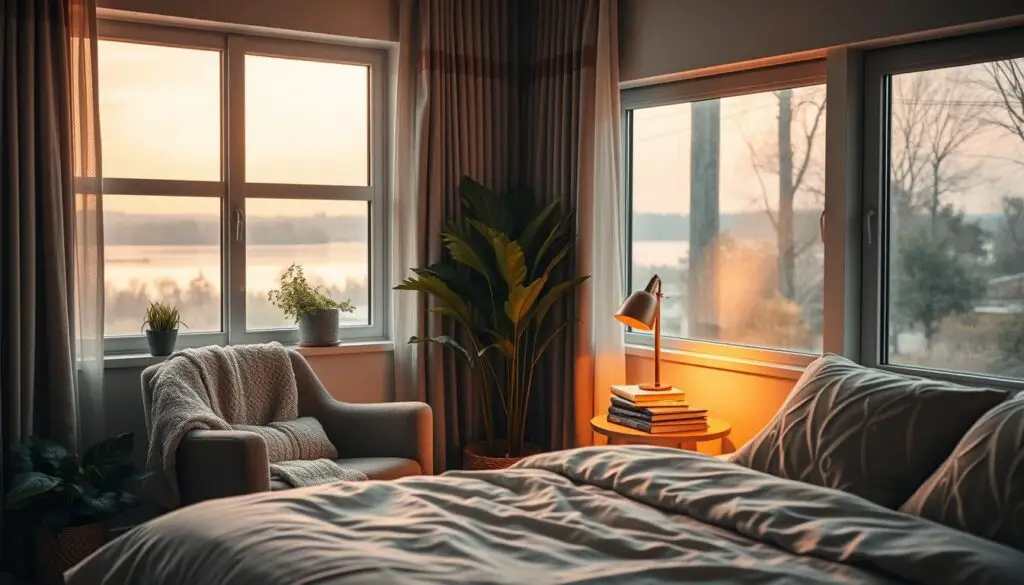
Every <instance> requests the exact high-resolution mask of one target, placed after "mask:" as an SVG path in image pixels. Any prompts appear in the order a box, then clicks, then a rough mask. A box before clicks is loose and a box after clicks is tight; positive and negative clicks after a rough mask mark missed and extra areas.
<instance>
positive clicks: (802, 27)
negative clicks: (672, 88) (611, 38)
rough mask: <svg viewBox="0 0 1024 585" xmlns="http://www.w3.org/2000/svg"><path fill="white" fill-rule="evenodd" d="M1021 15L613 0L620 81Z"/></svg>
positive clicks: (836, 3) (1020, 9)
mask: <svg viewBox="0 0 1024 585" xmlns="http://www.w3.org/2000/svg"><path fill="white" fill-rule="evenodd" d="M1022 15H1024V2H1021V0H895V1H894V0H774V1H772V2H764V0H730V1H728V2H722V1H718V2H709V1H707V0H620V2H619V20H620V31H621V32H620V35H619V39H620V41H619V43H620V51H619V54H620V67H621V78H622V80H623V82H636V81H639V80H644V79H648V80H653V79H651V78H657V77H659V76H672V75H673V74H678V73H681V72H685V71H692V70H698V69H705V68H709V67H716V66H721V65H727V64H732V63H740V62H744V61H753V60H758V59H766V58H770V57H777V56H780V55H789V54H792V53H801V52H806V51H815V50H821V49H825V48H829V47H836V46H841V45H849V44H856V43H865V42H871V41H877V40H878V39H885V38H890V37H898V36H901V35H913V34H917V33H921V32H923V31H929V30H933V29H943V28H948V27H954V26H963V25H969V24H977V23H980V22H983V21H988V20H993V19H1000V18H1008V17H1014V16H1016V17H1020V16H1022Z"/></svg>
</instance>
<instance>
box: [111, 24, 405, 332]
mask: <svg viewBox="0 0 1024 585" xmlns="http://www.w3.org/2000/svg"><path fill="white" fill-rule="evenodd" d="M100 33H101V40H100V42H99V73H100V77H99V83H100V88H99V92H100V119H101V128H102V142H101V144H102V149H103V152H102V160H103V192H104V199H103V205H104V218H103V221H104V246H105V248H104V250H105V266H104V275H105V282H106V323H105V328H106V335H107V350H108V351H109V352H122V351H125V352H130V351H137V350H140V349H141V348H142V347H144V341H143V338H142V337H141V332H140V325H141V317H142V313H143V311H144V309H145V306H146V303H147V302H148V301H149V300H164V301H169V302H172V303H174V304H176V305H177V306H178V307H179V308H180V309H181V311H182V316H183V319H184V321H185V323H186V324H187V325H188V327H187V329H185V330H183V332H182V333H183V335H182V337H181V338H180V340H181V341H180V343H179V345H180V346H183V347H188V346H195V345H203V344H207V343H244V342H256V341H267V340H279V341H282V342H292V341H294V340H295V339H297V333H296V332H295V325H294V324H293V323H290V322H288V321H287V320H285V318H284V317H283V315H281V313H280V311H279V310H278V309H276V308H275V307H273V306H271V305H270V304H269V303H268V302H267V300H266V294H267V291H268V290H270V289H271V288H274V287H276V286H277V282H278V278H279V276H280V275H281V273H282V272H284V270H285V269H287V268H288V266H289V265H291V264H292V263H296V264H302V265H303V266H304V267H305V269H306V273H307V276H308V277H310V279H311V280H312V281H313V282H314V283H317V284H320V285H323V286H324V287H325V288H326V289H327V291H328V292H329V294H330V295H331V296H332V297H333V298H335V299H337V300H341V299H348V300H350V301H351V302H352V303H353V304H354V305H355V308H356V310H355V312H354V313H351V314H345V315H343V316H342V325H343V326H344V327H345V330H344V331H343V333H342V336H343V338H345V339H373V338H382V337H383V336H384V335H385V331H386V329H385V326H386V324H385V319H386V313H385V303H383V302H379V301H380V300H382V299H384V298H385V296H386V291H385V286H386V274H387V266H386V260H387V242H388V239H387V236H388V234H387V225H386V223H385V218H386V217H387V210H386V199H385V196H384V193H385V190H384V180H385V179H384V159H385V154H384V153H385V152H386V150H385V146H386V145H385V144H384V136H385V128H384V109H385V105H384V104H385V103H386V100H385V95H384V83H383V79H384V77H383V71H384V70H385V57H384V53H383V52H382V51H374V50H366V49H359V48H353V47H343V46H338V45H331V44H321V43H304V42H292V41H286V40H274V39H264V38H257V37H249V36H239V35H224V34H218V33H212V32H200V31H191V30H186V29H177V28H170V27H157V26H148V25H139V24H130V23H122V22H102V23H101V30H100Z"/></svg>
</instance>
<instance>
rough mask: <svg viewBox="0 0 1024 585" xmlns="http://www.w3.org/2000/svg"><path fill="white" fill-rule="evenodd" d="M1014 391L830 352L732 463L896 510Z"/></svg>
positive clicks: (810, 371) (813, 368) (804, 377)
mask: <svg viewBox="0 0 1024 585" xmlns="http://www.w3.org/2000/svg"><path fill="white" fill-rule="evenodd" d="M1006 395H1007V393H1006V392H1005V391H1002V390H988V389H973V388H966V387H963V386H958V385H956V384H950V383H947V382H939V381H936V380H925V379H921V378H913V377H910V376H901V375H898V374H892V373H889V372H884V371H881V370H873V369H869V368H865V367H863V366H860V365H858V364H855V363H853V362H851V361H850V360H847V359H845V358H842V357H839V356H835V355H826V356H824V357H822V358H819V359H817V360H815V361H814V363H812V364H811V365H810V366H808V367H807V369H806V370H805V371H804V374H803V375H802V376H801V377H800V380H798V381H797V383H796V386H795V387H794V388H793V391H792V392H790V394H789V397H787V398H786V401H785V403H783V405H782V407H781V408H780V409H779V411H778V412H777V413H776V414H775V417H774V418H773V419H772V420H771V422H769V423H768V425H767V426H766V427H765V428H763V429H761V431H760V432H759V433H758V434H757V435H756V436H755V437H754V438H753V439H751V440H750V442H748V443H747V444H746V445H744V446H743V447H742V448H741V449H740V450H739V451H737V453H736V456H735V457H733V459H732V461H733V462H734V463H738V464H740V465H743V466H746V467H749V468H751V469H756V470H758V471H763V472H765V473H770V474H772V475H776V476H779V477H784V478H787V479H795V480H799V481H803V482H806V483H812V484H815V485H820V486H824V487H830V488H835V489H839V490H843V491H845V492H849V493H852V494H854V495H858V496H860V497H862V498H865V499H868V500H871V501H872V502H875V503H877V504H880V505H882V506H886V507H889V508H896V507H897V506H899V505H900V504H902V503H903V502H905V501H906V500H907V498H908V497H910V495H911V494H913V493H914V490H916V489H917V487H918V486H920V485H921V483H922V482H923V481H924V480H925V479H927V478H928V476H929V475H930V474H931V473H932V472H933V471H935V469H936V468H938V467H939V465H940V464H941V463H942V461H943V460H944V459H945V458H946V457H947V456H948V455H949V454H950V452H952V451H953V447H955V446H956V444H957V441H959V440H960V438H961V437H962V436H963V434H964V432H966V431H967V429H969V428H970V427H971V425H972V424H974V421H976V420H978V417H980V416H981V415H982V414H983V413H984V412H985V411H987V410H988V409H990V408H992V407H993V406H995V405H996V404H998V403H1000V402H1001V401H1003V400H1004V399H1005V398H1006Z"/></svg>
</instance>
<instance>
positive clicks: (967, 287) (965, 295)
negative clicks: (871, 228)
mask: <svg viewBox="0 0 1024 585" xmlns="http://www.w3.org/2000/svg"><path fill="white" fill-rule="evenodd" d="M960 245H962V242H958V241H956V240H955V239H952V238H951V239H947V240H933V239H932V238H931V237H929V236H928V235H926V233H925V232H923V231H920V230H906V231H904V232H902V233H901V235H900V243H899V249H900V253H901V255H902V257H901V258H900V264H899V271H898V272H897V274H896V275H895V276H896V278H897V279H898V283H897V286H899V290H901V291H903V292H902V294H900V295H899V296H898V297H897V298H896V299H895V307H894V308H895V309H896V311H898V312H899V314H900V315H901V316H902V318H903V319H905V320H906V323H907V324H908V325H911V326H913V325H920V326H921V329H922V331H923V332H924V337H925V341H926V343H927V344H928V346H929V347H931V343H932V340H933V338H934V337H935V334H936V332H937V331H938V329H939V325H941V323H942V320H943V319H945V318H946V317H949V316H952V315H963V314H965V313H968V312H970V311H971V310H972V309H973V308H974V302H975V301H976V300H978V299H979V298H980V297H981V295H982V294H983V293H984V290H985V281H984V280H983V279H982V278H981V277H980V276H978V275H977V274H976V273H975V271H974V270H972V267H971V266H970V265H969V264H968V262H967V261H965V260H964V258H963V256H964V252H963V251H962V250H961V249H959V246H960Z"/></svg>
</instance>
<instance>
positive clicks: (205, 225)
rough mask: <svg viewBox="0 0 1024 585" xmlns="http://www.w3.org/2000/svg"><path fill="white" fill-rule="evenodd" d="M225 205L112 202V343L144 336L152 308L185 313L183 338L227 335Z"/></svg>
mask: <svg viewBox="0 0 1024 585" xmlns="http://www.w3.org/2000/svg"><path fill="white" fill-rule="evenodd" d="M220 248H221V246H220V200H219V199H216V198H210V197H157V196H148V195H146V196H139V195H106V196H104V197H103V254H104V282H105V285H106V287H105V291H106V293H105V294H106V307H105V309H104V313H105V315H104V333H105V335H107V336H118V335H141V334H142V333H141V327H142V317H143V314H144V313H145V311H146V306H147V304H148V303H149V301H165V302H168V303H171V304H173V305H175V306H177V307H178V308H179V309H180V310H181V316H182V319H183V320H184V321H185V323H186V324H187V325H188V327H187V328H186V329H184V330H183V331H182V332H183V333H198V332H204V331H206V332H208V331H220V330H221V314H220V313H221V310H220V309H221V285H220Z"/></svg>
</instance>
